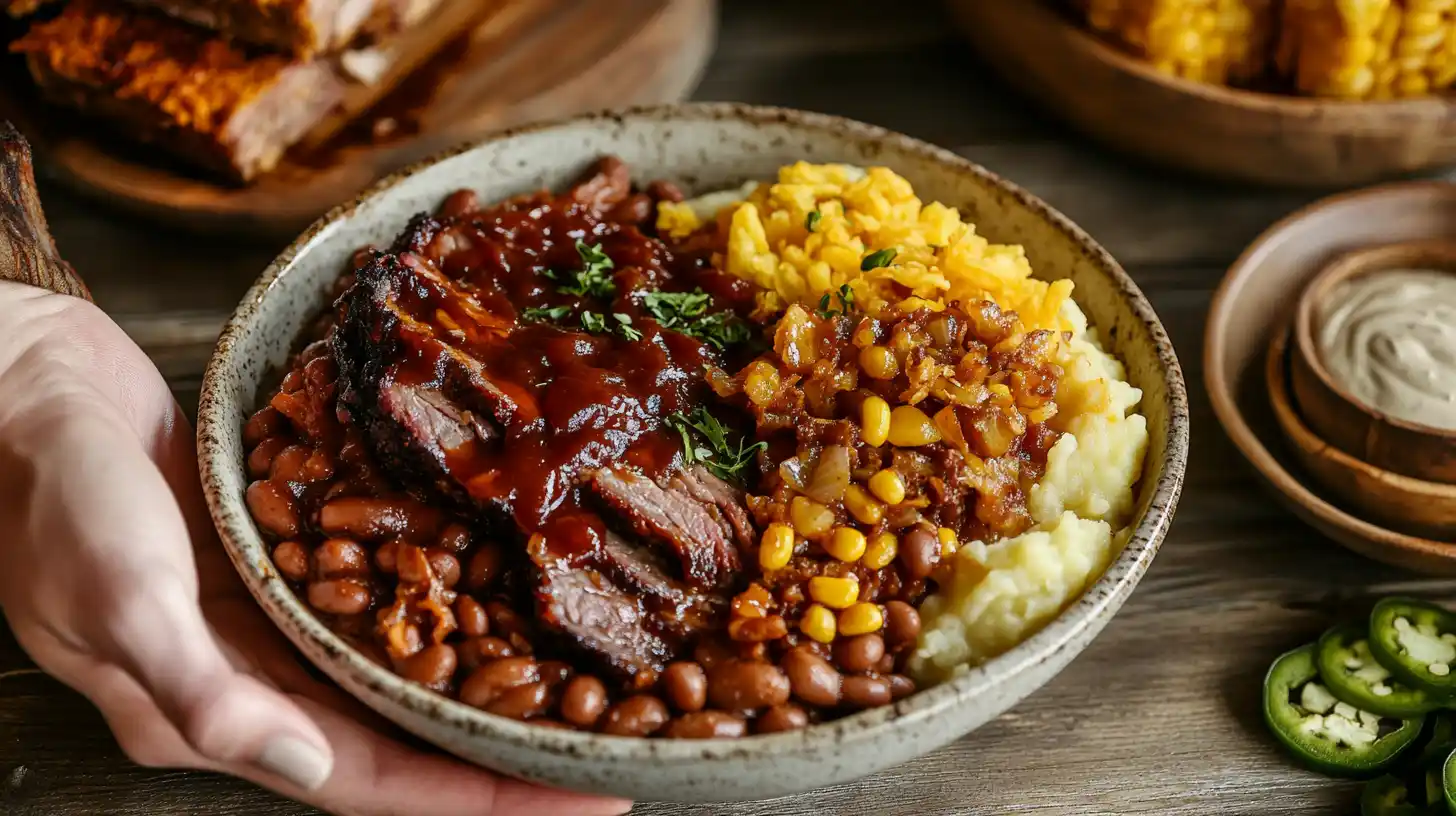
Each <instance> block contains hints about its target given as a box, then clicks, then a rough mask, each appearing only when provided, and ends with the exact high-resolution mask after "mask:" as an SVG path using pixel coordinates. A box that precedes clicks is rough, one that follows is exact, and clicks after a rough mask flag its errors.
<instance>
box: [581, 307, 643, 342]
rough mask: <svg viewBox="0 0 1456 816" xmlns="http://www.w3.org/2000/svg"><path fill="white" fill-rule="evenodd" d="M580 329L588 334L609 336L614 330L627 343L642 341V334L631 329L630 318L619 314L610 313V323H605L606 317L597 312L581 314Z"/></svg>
mask: <svg viewBox="0 0 1456 816" xmlns="http://www.w3.org/2000/svg"><path fill="white" fill-rule="evenodd" d="M581 328H582V330H584V331H586V332H587V333H588V334H611V333H612V332H613V331H614V330H615V332H616V333H617V334H618V335H620V336H621V337H622V338H623V339H624V340H627V341H628V342H635V341H637V340H641V339H642V332H640V331H637V330H636V329H634V328H632V316H631V315H624V314H622V313H621V312H612V322H610V323H608V322H607V318H606V315H602V314H598V313H597V312H582V313H581Z"/></svg>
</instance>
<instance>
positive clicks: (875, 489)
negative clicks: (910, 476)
mask: <svg viewBox="0 0 1456 816" xmlns="http://www.w3.org/2000/svg"><path fill="white" fill-rule="evenodd" d="M870 492H871V493H873V494H875V498H877V499H879V500H880V501H882V502H884V503H885V504H891V505H894V504H899V503H900V502H902V501H905V480H904V479H901V478H900V474H898V473H896V472H895V471H893V470H890V469H889V468H886V469H884V470H882V471H880V472H879V473H876V474H875V475H873V476H871V477H870Z"/></svg>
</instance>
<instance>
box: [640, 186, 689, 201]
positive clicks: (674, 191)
mask: <svg viewBox="0 0 1456 816" xmlns="http://www.w3.org/2000/svg"><path fill="white" fill-rule="evenodd" d="M647 194H648V195H650V196H652V197H653V198H654V199H656V200H658V201H671V202H673V203H677V202H679V201H682V200H683V199H684V198H686V196H685V195H683V191H682V188H681V187H679V186H677V185H676V184H673V183H672V182H670V181H654V182H652V183H650V184H648V185H647Z"/></svg>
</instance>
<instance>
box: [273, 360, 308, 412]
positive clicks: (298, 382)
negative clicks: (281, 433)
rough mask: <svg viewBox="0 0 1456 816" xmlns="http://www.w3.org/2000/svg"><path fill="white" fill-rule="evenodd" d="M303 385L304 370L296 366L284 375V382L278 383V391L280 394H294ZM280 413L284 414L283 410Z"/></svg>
mask: <svg viewBox="0 0 1456 816" xmlns="http://www.w3.org/2000/svg"><path fill="white" fill-rule="evenodd" d="M302 387H303V372H302V371H299V370H298V369H296V368H295V369H293V370H292V371H289V372H288V373H287V374H284V375H283V382H281V383H279V384H278V392H279V393H280V394H292V393H293V392H295V391H297V390H298V389H300V388H302ZM274 399H275V400H276V399H277V397H274ZM274 410H277V409H274ZM278 413H279V415H280V416H281V415H282V414H283V412H282V411H279V412H278Z"/></svg>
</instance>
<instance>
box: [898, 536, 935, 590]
mask: <svg viewBox="0 0 1456 816" xmlns="http://www.w3.org/2000/svg"><path fill="white" fill-rule="evenodd" d="M899 557H900V564H901V565H902V566H903V567H904V568H905V576H906V577H907V578H909V579H911V580H912V581H918V580H920V579H922V578H927V577H929V576H930V573H932V572H934V571H935V566H936V565H937V564H939V563H940V539H939V538H936V536H935V533H933V532H931V531H929V530H927V529H925V528H924V527H916V528H915V529H914V530H911V531H910V532H909V533H907V534H905V535H904V536H902V537H901V538H900V556H899Z"/></svg>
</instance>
